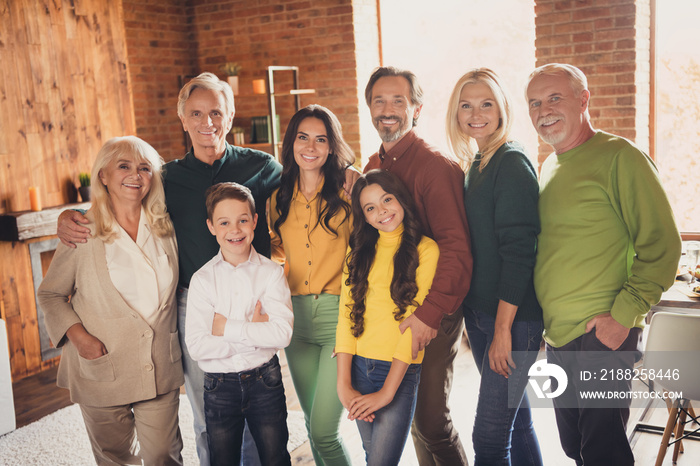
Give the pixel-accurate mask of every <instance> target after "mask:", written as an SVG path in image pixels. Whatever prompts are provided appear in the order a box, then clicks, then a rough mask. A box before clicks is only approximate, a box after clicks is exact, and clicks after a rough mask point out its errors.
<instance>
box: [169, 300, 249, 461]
mask: <svg viewBox="0 0 700 466" xmlns="http://www.w3.org/2000/svg"><path fill="white" fill-rule="evenodd" d="M186 311H187V288H183V287H178V289H177V330H178V332H179V335H180V346H181V347H182V368H183V370H184V371H185V391H186V393H187V399H188V401H189V402H190V406H191V407H192V415H193V416H192V417H193V418H194V439H195V445H196V446H197V456H198V457H199V464H200V466H209V443H208V441H207V428H206V424H205V421H204V371H203V370H202V369H200V368H199V364H197V361H195V360H193V359H192V358H191V357H190V352H189V351H187V345H186V344H185V315H186ZM241 464H242V465H243V466H260V459H259V458H258V451H257V449H256V447H255V442H254V441H253V437H252V436H251V435H250V430H248V426H247V425H246V429H245V435H244V437H243V461H242V462H241Z"/></svg>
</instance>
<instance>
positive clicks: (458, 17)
mask: <svg viewBox="0 0 700 466" xmlns="http://www.w3.org/2000/svg"><path fill="white" fill-rule="evenodd" d="M504 4H505V5H504ZM380 8H381V10H380V19H381V43H382V57H383V64H384V65H387V66H388V65H393V66H397V67H399V68H404V69H408V70H411V71H413V72H414V73H415V74H416V76H418V81H419V82H420V84H421V87H422V88H423V92H424V100H425V103H424V105H423V110H422V112H421V116H420V120H419V122H418V126H417V127H416V128H417V132H418V133H419V134H420V136H421V137H423V138H424V139H425V140H426V141H428V142H430V143H431V144H434V145H435V146H437V147H438V148H440V149H441V150H442V151H443V152H444V153H445V154H449V153H450V150H449V147H448V144H447V138H446V136H445V114H446V112H447V101H448V100H449V98H450V94H451V93H452V88H453V87H454V85H455V83H456V82H457V80H458V79H459V78H460V76H462V75H463V74H464V73H466V72H467V71H469V70H471V69H473V68H481V67H487V68H491V69H492V70H493V71H495V72H496V74H498V76H499V77H500V78H501V80H502V82H503V85H504V86H505V87H506V88H507V91H508V92H509V94H510V97H511V99H512V101H513V106H514V114H515V121H514V122H513V123H514V124H513V131H512V138H513V139H515V140H517V141H519V142H520V143H522V144H523V145H524V146H525V147H526V148H527V150H528V155H529V156H530V157H531V159H532V161H533V163H535V165H537V133H536V132H535V130H534V129H533V128H532V124H531V123H530V119H529V116H528V112H527V105H526V102H525V97H524V90H523V89H524V87H525V82H526V80H527V76H528V74H529V73H530V71H532V70H533V69H534V68H535V15H534V11H535V2H534V0H530V1H522V0H506V1H498V2H464V1H463V0H445V1H439V2H426V1H424V0H381V1H380ZM494 24H498V25H500V27H496V28H494ZM363 85H364V84H363ZM370 128H371V131H372V132H373V133H374V134H373V135H371V137H373V138H375V139H373V140H374V141H376V144H374V150H376V149H377V148H378V147H379V144H380V143H381V141H380V140H379V137H378V136H377V134H376V131H374V128H372V127H370ZM367 136H368V137H369V136H370V131H369V130H368V131H367ZM363 138H364V134H363Z"/></svg>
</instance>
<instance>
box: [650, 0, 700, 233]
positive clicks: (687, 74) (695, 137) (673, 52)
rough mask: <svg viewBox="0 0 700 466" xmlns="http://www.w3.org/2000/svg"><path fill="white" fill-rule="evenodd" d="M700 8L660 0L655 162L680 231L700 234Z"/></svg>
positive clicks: (680, 1) (679, 0) (678, 0)
mask: <svg viewBox="0 0 700 466" xmlns="http://www.w3.org/2000/svg"><path fill="white" fill-rule="evenodd" d="M697 18H700V4H699V3H696V2H688V1H687V0H663V1H658V0H657V1H656V25H655V27H656V30H655V39H654V44H653V46H654V47H655V56H656V58H655V62H656V63H654V64H653V65H654V66H655V70H656V86H655V87H656V96H655V108H656V123H655V126H654V134H655V151H654V154H655V159H656V164H657V166H658V168H659V173H660V175H661V180H662V182H663V184H664V186H665V188H666V192H667V193H668V196H669V199H670V201H671V205H672V206H673V210H674V213H675V215H676V221H677V222H678V228H679V229H680V230H681V231H695V232H699V231H700V48H698V47H697V43H698V39H700V24H698V22H697Z"/></svg>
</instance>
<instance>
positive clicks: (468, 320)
mask: <svg viewBox="0 0 700 466" xmlns="http://www.w3.org/2000/svg"><path fill="white" fill-rule="evenodd" d="M511 108H512V106H511V105H510V101H509V99H508V97H507V94H506V93H505V92H504V90H503V87H502V86H501V84H500V83H499V80H498V77H497V76H496V74H495V73H494V72H493V71H491V70H489V69H486V68H481V69H476V70H473V71H470V72H468V73H467V74H465V75H464V76H462V77H461V78H460V79H459V81H457V84H456V85H455V87H454V90H453V91H452V96H451V98H450V103H449V106H448V112H447V124H446V126H447V135H448V139H449V141H450V143H451V145H452V149H453V150H454V152H455V154H457V155H458V156H459V157H460V158H461V159H462V160H463V161H464V162H465V165H467V166H468V167H469V169H468V171H467V176H466V182H465V191H464V205H465V208H466V211H467V218H468V219H469V232H470V234H471V246H472V253H473V256H474V272H473V274H472V282H471V287H470V288H469V293H468V294H467V297H466V298H465V300H464V305H463V311H464V322H465V324H466V328H467V333H468V335H469V342H470V344H471V348H472V355H473V356H474V359H475V361H476V365H477V367H478V369H479V372H480V373H481V386H480V389H479V401H478V404H477V408H476V418H475V421H474V430H473V435H472V440H473V442H474V452H475V460H474V464H475V465H476V466H479V465H506V466H507V465H510V464H519V465H532V466H538V465H541V464H542V458H541V455H540V448H539V444H538V441H537V435H536V434H535V431H534V428H533V425H532V418H531V416H530V404H529V401H528V399H527V395H526V394H525V393H524V391H525V386H526V385H527V378H528V377H527V371H528V369H529V368H530V366H531V365H532V364H533V363H534V362H535V359H536V357H537V352H538V351H539V349H540V341H541V339H542V329H543V324H542V308H541V307H540V305H539V303H538V301H537V297H536V296H535V288H534V285H533V281H532V272H533V268H534V265H535V251H536V244H537V234H538V233H539V231H540V224H539V216H538V213H537V200H538V195H539V186H538V183H537V173H536V172H535V169H534V168H533V166H532V164H531V163H530V160H529V159H528V158H527V156H526V155H525V153H524V150H523V148H522V147H521V146H520V145H519V144H518V143H515V142H511V141H510V140H509V137H510V128H511V123H512V121H513V115H512V110H511Z"/></svg>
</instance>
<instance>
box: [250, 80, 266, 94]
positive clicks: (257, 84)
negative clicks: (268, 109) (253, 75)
mask: <svg viewBox="0 0 700 466" xmlns="http://www.w3.org/2000/svg"><path fill="white" fill-rule="evenodd" d="M264 93H265V80H264V79H253V94H264Z"/></svg>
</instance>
